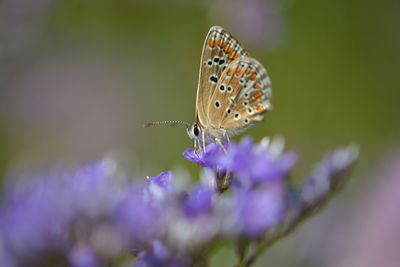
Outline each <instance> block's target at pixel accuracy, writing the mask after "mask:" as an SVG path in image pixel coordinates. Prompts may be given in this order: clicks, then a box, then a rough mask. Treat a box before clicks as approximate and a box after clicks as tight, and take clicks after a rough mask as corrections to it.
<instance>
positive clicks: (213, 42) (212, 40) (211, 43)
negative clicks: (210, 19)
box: [208, 39, 217, 48]
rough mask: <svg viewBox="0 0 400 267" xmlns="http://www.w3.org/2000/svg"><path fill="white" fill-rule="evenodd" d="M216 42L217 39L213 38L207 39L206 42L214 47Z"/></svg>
mask: <svg viewBox="0 0 400 267" xmlns="http://www.w3.org/2000/svg"><path fill="white" fill-rule="evenodd" d="M216 42H217V41H216V40H215V39H210V40H209V41H208V44H209V45H210V47H211V48H214V47H215V43H216Z"/></svg>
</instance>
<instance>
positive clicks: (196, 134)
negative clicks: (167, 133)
mask: <svg viewBox="0 0 400 267" xmlns="http://www.w3.org/2000/svg"><path fill="white" fill-rule="evenodd" d="M193 133H194V135H195V136H199V134H200V130H199V128H198V127H197V125H195V126H194V128H193Z"/></svg>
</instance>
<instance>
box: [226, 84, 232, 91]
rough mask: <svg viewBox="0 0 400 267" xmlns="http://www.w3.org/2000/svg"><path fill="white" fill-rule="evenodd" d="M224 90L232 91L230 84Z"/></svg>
mask: <svg viewBox="0 0 400 267" xmlns="http://www.w3.org/2000/svg"><path fill="white" fill-rule="evenodd" d="M226 91H228V92H229V93H230V92H232V86H230V85H229V86H228V88H226Z"/></svg>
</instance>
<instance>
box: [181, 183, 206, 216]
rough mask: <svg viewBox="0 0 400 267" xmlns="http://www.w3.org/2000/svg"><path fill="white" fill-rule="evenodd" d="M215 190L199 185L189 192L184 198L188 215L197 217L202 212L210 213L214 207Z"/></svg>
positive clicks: (184, 206) (184, 205)
mask: <svg viewBox="0 0 400 267" xmlns="http://www.w3.org/2000/svg"><path fill="white" fill-rule="evenodd" d="M212 197H213V192H212V191H211V189H210V188H208V187H205V186H201V185H200V186H197V187H195V188H193V189H192V190H191V192H189V195H188V196H187V198H186V199H185V200H184V203H183V209H184V213H185V215H186V216H188V217H196V216H198V215H199V214H202V213H208V212H210V211H211V209H212Z"/></svg>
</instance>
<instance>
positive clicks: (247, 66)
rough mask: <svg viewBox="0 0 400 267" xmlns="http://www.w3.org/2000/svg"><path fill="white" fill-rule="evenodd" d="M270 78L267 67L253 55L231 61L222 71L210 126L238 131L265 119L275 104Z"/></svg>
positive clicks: (212, 98) (211, 109) (211, 106)
mask: <svg viewBox="0 0 400 267" xmlns="http://www.w3.org/2000/svg"><path fill="white" fill-rule="evenodd" d="M271 96H272V90H271V80H270V78H269V76H268V73H267V71H266V69H265V68H264V67H263V66H262V65H261V63H259V62H258V61H257V60H256V59H254V58H249V57H242V58H238V59H236V60H234V61H232V62H231V63H230V64H229V65H228V67H227V68H226V69H225V71H224V72H223V73H222V75H221V77H220V79H219V81H218V83H217V85H216V90H215V91H214V93H213V95H212V97H211V100H210V102H209V107H208V110H207V116H208V117H209V121H210V126H211V127H213V128H220V127H221V128H223V129H225V130H226V132H227V134H228V135H229V136H232V135H236V134H238V133H240V132H242V131H244V130H246V129H248V128H250V127H252V126H254V125H256V124H257V123H259V122H261V121H262V120H263V119H264V116H265V113H266V112H267V111H269V110H270V109H271V108H272V106H271V104H270V99H271Z"/></svg>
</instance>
